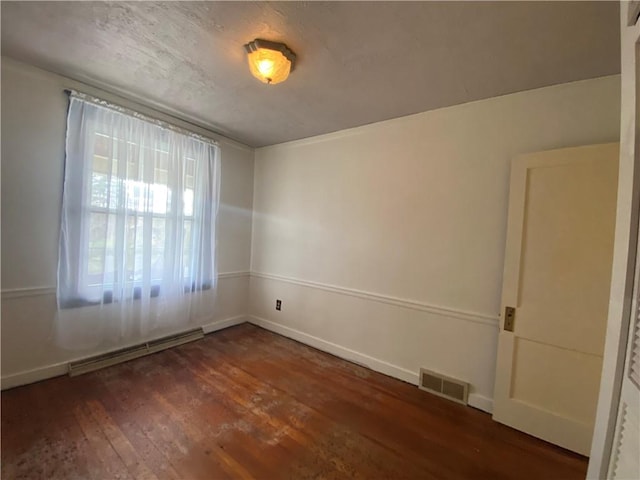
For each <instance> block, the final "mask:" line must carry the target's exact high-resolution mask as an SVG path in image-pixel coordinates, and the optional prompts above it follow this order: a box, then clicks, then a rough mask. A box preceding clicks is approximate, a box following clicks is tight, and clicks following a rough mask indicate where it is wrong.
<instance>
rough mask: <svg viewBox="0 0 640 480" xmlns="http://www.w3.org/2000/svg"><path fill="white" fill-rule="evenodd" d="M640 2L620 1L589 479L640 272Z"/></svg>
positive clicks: (596, 466) (599, 472)
mask: <svg viewBox="0 0 640 480" xmlns="http://www.w3.org/2000/svg"><path fill="white" fill-rule="evenodd" d="M638 9H640V2H637V1H636V2H627V1H624V0H621V2H620V39H621V94H622V95H621V127H620V165H619V174H618V201H617V211H616V231H615V242H614V251H613V267H612V274H611V293H610V297H609V314H608V319H607V335H606V339H605V348H604V357H603V363H602V376H601V380H600V393H599V397H598V408H597V411H596V421H595V428H594V433H593V440H592V443H591V455H590V459H589V468H588V471H587V478H588V479H601V478H606V476H607V473H608V472H607V470H608V467H609V460H610V457H611V451H612V445H613V437H614V433H615V427H616V420H617V416H618V404H619V401H620V392H621V387H622V378H623V375H624V363H625V358H626V351H627V340H628V332H629V324H630V321H631V316H632V299H633V291H634V281H635V275H636V254H637V247H638V223H639V219H640V213H639V212H640V148H639V145H640V134H638V129H639V128H640V122H639V121H638V119H639V118H640V112H639V107H638V103H639V102H640V98H638V97H639V96H640V78H636V72H637V69H638V68H640V58H639V57H640V22H636V20H637V15H636V12H637V11H638Z"/></svg>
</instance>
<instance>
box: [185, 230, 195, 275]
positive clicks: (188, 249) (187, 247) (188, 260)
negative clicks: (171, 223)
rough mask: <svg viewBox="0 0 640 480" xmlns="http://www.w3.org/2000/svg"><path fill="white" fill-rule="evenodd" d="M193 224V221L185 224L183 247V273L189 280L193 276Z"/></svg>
mask: <svg viewBox="0 0 640 480" xmlns="http://www.w3.org/2000/svg"><path fill="white" fill-rule="evenodd" d="M192 223H193V222H191V221H185V222H184V224H183V235H184V237H183V247H182V265H183V271H182V275H183V276H184V278H189V277H190V276H191V268H192V265H191V263H192V262H191V251H192V250H193V246H192V234H191V230H192Z"/></svg>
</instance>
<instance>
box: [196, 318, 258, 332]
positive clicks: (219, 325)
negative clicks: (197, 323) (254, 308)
mask: <svg viewBox="0 0 640 480" xmlns="http://www.w3.org/2000/svg"><path fill="white" fill-rule="evenodd" d="M248 321H249V319H248V317H247V316H246V315H238V316H236V317H231V318H226V319H224V320H218V321H216V322H212V323H209V324H207V325H203V326H202V331H203V332H204V334H205V335H206V334H207V333H212V332H217V331H218V330H222V329H223V328H228V327H233V326H234V325H240V324H241V323H246V322H248Z"/></svg>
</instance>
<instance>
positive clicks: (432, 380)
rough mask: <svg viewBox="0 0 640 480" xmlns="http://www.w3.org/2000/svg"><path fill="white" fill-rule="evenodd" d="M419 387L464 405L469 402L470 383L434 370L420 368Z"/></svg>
mask: <svg viewBox="0 0 640 480" xmlns="http://www.w3.org/2000/svg"><path fill="white" fill-rule="evenodd" d="M418 388H420V389H421V390H425V391H427V392H429V393H433V394H434V395H438V396H439V397H443V398H447V399H449V400H453V401H454V402H458V403H462V404H463V405H467V403H468V399H469V384H468V383H467V382H463V381H462V380H457V379H455V378H451V377H447V376H446V375H442V374H441V373H436V372H432V371H430V370H427V369H426V368H421V369H420V383H419V384H418Z"/></svg>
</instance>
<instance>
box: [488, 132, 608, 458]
mask: <svg viewBox="0 0 640 480" xmlns="http://www.w3.org/2000/svg"><path fill="white" fill-rule="evenodd" d="M617 175H618V144H606V145H593V146H584V147H576V148H567V149H561V150H552V151H546V152H539V153H533V154H527V155H523V156H520V157H518V158H516V159H515V160H514V161H513V164H512V168H511V184H510V188H511V190H510V196H509V217H508V227H507V245H506V252H505V269H504V278H503V291H502V315H501V316H502V319H501V329H500V334H499V342H498V359H497V367H496V386H495V392H494V413H493V418H494V419H495V420H497V421H499V422H501V423H505V424H507V425H510V426H512V427H514V428H517V429H519V430H522V431H524V432H527V433H529V434H531V435H534V436H536V437H539V438H542V439H544V440H547V441H549V442H552V443H555V444H557V445H560V446H562V447H565V448H568V449H570V450H573V451H575V452H578V453H581V454H583V455H588V453H589V448H590V445H591V437H592V433H593V424H594V420H595V411H596V404H597V400H598V388H599V384H600V373H601V368H602V354H603V347H604V338H605V330H606V320H607V311H608V301H609V289H610V282H611V265H612V254H613V239H614V226H615V212H616V192H617ZM507 307H511V308H513V309H514V312H515V315H514V317H513V322H512V326H510V323H511V319H510V318H509V316H508V315H506V314H505V312H506V309H507Z"/></svg>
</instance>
